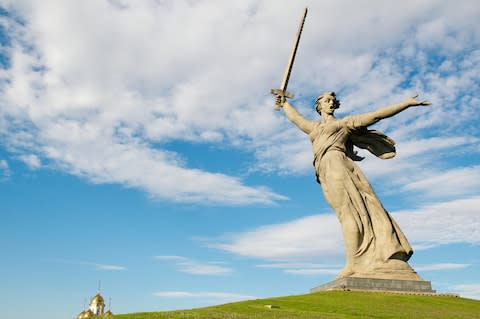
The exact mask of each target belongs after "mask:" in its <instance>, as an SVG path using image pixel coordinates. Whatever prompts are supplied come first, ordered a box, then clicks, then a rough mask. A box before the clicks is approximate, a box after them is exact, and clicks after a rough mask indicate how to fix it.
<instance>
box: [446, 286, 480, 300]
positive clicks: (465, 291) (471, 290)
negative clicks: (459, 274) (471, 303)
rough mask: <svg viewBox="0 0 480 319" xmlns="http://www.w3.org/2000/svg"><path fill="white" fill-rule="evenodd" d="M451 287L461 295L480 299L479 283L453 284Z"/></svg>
mask: <svg viewBox="0 0 480 319" xmlns="http://www.w3.org/2000/svg"><path fill="white" fill-rule="evenodd" d="M451 289H452V291H453V292H456V293H458V294H459V295H460V296H461V297H464V298H472V299H480V284H478V283H472V284H462V285H455V286H452V287H451Z"/></svg>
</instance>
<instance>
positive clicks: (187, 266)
mask: <svg viewBox="0 0 480 319" xmlns="http://www.w3.org/2000/svg"><path fill="white" fill-rule="evenodd" d="M154 259H157V260H165V261H171V262H174V263H175V265H176V267H177V268H178V271H180V272H184V273H187V274H192V275H209V276H222V275H229V274H231V273H232V272H233V269H232V268H229V267H225V266H222V265H221V264H222V263H219V262H199V261H196V260H193V259H190V258H186V257H182V256H155V257H154Z"/></svg>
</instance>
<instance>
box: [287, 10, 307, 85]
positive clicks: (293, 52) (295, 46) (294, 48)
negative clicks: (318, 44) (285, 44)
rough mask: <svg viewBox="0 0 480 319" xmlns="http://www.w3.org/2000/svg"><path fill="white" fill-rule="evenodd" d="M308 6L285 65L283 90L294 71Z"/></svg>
mask: <svg viewBox="0 0 480 319" xmlns="http://www.w3.org/2000/svg"><path fill="white" fill-rule="evenodd" d="M307 12H308V8H305V11H304V12H303V16H302V19H301V20H300V24H299V25H298V29H297V35H296V36H295V39H294V41H293V45H292V50H291V51H290V57H289V58H288V63H287V66H286V67H285V72H284V73H283V79H282V83H281V84H280V89H281V90H282V91H286V90H287V86H288V80H290V74H291V73H292V68H293V62H295V56H296V55H297V49H298V43H299V42H300V37H301V36H302V30H303V24H304V23H305V18H306V17H307Z"/></svg>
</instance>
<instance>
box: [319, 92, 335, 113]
mask: <svg viewBox="0 0 480 319" xmlns="http://www.w3.org/2000/svg"><path fill="white" fill-rule="evenodd" d="M326 96H333V98H334V99H335V102H334V107H335V109H338V108H339V107H340V101H339V100H337V95H336V94H335V92H332V91H328V92H323V93H322V94H320V95H319V96H318V97H317V99H316V100H315V109H316V110H317V113H318V114H321V112H320V109H319V108H318V106H319V105H320V102H321V101H322V99H323V98H325V97H326Z"/></svg>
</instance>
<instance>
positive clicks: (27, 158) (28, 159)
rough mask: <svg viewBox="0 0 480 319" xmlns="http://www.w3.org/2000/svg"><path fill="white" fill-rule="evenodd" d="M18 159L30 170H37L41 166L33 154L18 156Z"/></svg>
mask: <svg viewBox="0 0 480 319" xmlns="http://www.w3.org/2000/svg"><path fill="white" fill-rule="evenodd" d="M19 159H20V160H21V161H22V162H24V163H25V164H26V165H27V166H28V167H29V168H30V169H38V168H40V167H41V166H42V164H41V162H40V159H39V158H38V156H36V155H35V154H25V155H20V156H19Z"/></svg>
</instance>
